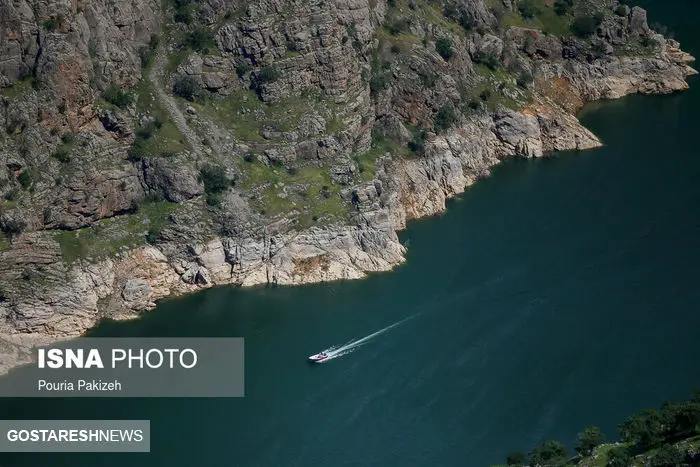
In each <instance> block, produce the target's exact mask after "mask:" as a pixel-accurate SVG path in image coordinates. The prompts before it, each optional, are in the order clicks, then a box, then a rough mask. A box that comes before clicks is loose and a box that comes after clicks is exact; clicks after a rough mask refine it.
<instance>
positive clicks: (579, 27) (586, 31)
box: [571, 15, 600, 38]
mask: <svg viewBox="0 0 700 467" xmlns="http://www.w3.org/2000/svg"><path fill="white" fill-rule="evenodd" d="M598 24H600V23H598V22H597V21H596V18H594V17H593V16H587V15H580V16H577V17H576V18H574V22H573V24H572V25H571V29H572V30H573V32H574V34H576V35H577V36H578V37H581V38H585V37H588V36H590V35H591V34H593V33H594V32H595V30H596V28H597V27H598Z"/></svg>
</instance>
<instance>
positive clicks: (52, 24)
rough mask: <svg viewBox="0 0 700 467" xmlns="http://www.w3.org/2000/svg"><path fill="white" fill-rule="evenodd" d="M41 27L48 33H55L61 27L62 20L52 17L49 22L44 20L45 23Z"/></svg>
mask: <svg viewBox="0 0 700 467" xmlns="http://www.w3.org/2000/svg"><path fill="white" fill-rule="evenodd" d="M41 25H42V26H43V27H44V29H46V30H47V31H55V30H56V29H58V27H59V26H60V25H61V20H60V19H59V18H57V17H51V18H49V19H47V20H44V22H43V23H41Z"/></svg>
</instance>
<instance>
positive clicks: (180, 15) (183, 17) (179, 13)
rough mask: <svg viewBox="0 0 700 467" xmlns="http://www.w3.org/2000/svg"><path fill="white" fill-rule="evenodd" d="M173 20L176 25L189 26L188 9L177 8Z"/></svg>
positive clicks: (190, 20) (190, 16)
mask: <svg viewBox="0 0 700 467" xmlns="http://www.w3.org/2000/svg"><path fill="white" fill-rule="evenodd" d="M173 19H174V20H175V22H176V23H182V24H190V23H192V11H191V10H190V9H189V8H178V9H177V10H176V11H175V15H174V17H173Z"/></svg>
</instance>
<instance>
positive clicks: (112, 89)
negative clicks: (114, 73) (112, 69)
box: [102, 84, 134, 109]
mask: <svg viewBox="0 0 700 467" xmlns="http://www.w3.org/2000/svg"><path fill="white" fill-rule="evenodd" d="M102 97H103V98H104V100H106V101H107V102H109V103H110V104H113V105H116V106H117V107H119V108H121V109H123V108H125V107H128V106H130V105H131V103H132V102H134V98H133V97H132V96H131V94H130V93H129V92H127V91H124V90H122V88H120V87H119V86H117V85H116V84H110V85H109V86H108V87H107V89H105V90H104V92H103V93H102Z"/></svg>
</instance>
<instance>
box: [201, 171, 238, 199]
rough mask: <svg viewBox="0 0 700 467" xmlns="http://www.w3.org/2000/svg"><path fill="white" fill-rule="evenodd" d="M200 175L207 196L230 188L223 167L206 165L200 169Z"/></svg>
mask: <svg viewBox="0 0 700 467" xmlns="http://www.w3.org/2000/svg"><path fill="white" fill-rule="evenodd" d="M200 175H201V178H202V183H204V191H205V192H206V193H207V194H216V193H220V192H222V191H224V190H226V189H227V188H228V187H229V186H231V183H230V182H229V180H228V178H226V173H225V172H224V169H223V167H220V166H214V165H207V166H205V167H203V168H202V170H201V171H200Z"/></svg>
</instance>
